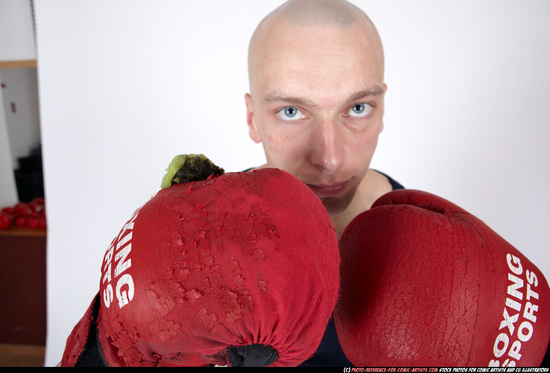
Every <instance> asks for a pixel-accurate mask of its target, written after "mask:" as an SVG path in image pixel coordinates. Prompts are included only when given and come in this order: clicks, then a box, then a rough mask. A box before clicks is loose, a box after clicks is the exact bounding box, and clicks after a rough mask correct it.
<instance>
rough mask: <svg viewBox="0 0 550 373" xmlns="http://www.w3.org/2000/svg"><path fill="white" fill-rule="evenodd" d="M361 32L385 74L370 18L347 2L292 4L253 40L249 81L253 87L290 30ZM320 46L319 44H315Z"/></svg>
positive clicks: (268, 20)
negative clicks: (356, 29) (281, 40)
mask: <svg viewBox="0 0 550 373" xmlns="http://www.w3.org/2000/svg"><path fill="white" fill-rule="evenodd" d="M352 27H355V28H361V29H362V30H363V33H362V36H363V37H364V38H365V39H368V44H369V46H370V50H369V51H368V53H370V54H372V55H375V56H376V58H377V59H378V60H379V61H380V67H381V68H382V71H383V66H384V53H383V48H382V42H381V40H380V36H379V34H378V31H377V30H376V27H375V26H374V24H373V23H372V21H371V20H370V19H369V17H368V16H367V15H366V14H365V13H364V12H363V11H362V10H361V9H359V8H358V7H356V6H355V5H353V4H351V3H349V2H347V1H345V0H290V1H287V2H286V3H284V4H283V5H281V6H279V7H278V8H276V9H275V10H273V11H272V12H271V13H269V14H268V15H267V16H266V17H265V18H264V19H263V20H262V21H261V22H260V24H259V25H258V27H257V28H256V30H255V32H254V34H253V35H252V38H251V40H250V45H249V51H248V65H249V66H248V67H249V79H250V83H251V90H252V83H253V80H254V78H255V75H256V74H257V71H258V68H261V66H262V64H263V63H264V60H265V58H268V54H266V52H267V51H268V50H269V49H270V48H272V47H273V46H274V45H276V42H277V39H279V38H278V36H279V35H280V34H281V31H282V30H288V29H289V28H295V29H306V28H319V29H327V28H339V29H349V28H352ZM312 42H316V40H312Z"/></svg>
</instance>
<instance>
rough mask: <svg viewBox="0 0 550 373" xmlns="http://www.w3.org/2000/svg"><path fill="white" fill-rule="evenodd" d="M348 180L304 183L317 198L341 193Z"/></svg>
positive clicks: (345, 187)
mask: <svg viewBox="0 0 550 373" xmlns="http://www.w3.org/2000/svg"><path fill="white" fill-rule="evenodd" d="M349 183H350V181H349V180H348V181H344V182H343V183H336V184H331V185H323V184H320V185H313V184H306V185H307V186H308V187H309V188H310V189H311V190H312V191H313V192H314V193H315V194H316V195H317V197H319V198H323V197H334V196H338V195H340V194H342V193H343V192H344V191H345V190H346V189H347V187H348V185H349Z"/></svg>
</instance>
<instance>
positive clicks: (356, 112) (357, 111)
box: [347, 103, 372, 118]
mask: <svg viewBox="0 0 550 373" xmlns="http://www.w3.org/2000/svg"><path fill="white" fill-rule="evenodd" d="M371 111H372V107H371V106H370V105H369V104H365V103H359V104H355V105H353V106H352V107H351V108H350V109H349V111H348V114H347V115H349V116H350V117H359V118H360V117H365V116H367V115H369V113H370V112H371Z"/></svg>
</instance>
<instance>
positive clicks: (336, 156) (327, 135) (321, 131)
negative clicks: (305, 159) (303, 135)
mask: <svg viewBox="0 0 550 373" xmlns="http://www.w3.org/2000/svg"><path fill="white" fill-rule="evenodd" d="M310 149H311V153H310V161H311V163H312V164H314V165H315V166H316V167H318V168H320V169H322V170H325V171H335V170H336V169H338V168H339V167H340V166H341V165H342V163H343V162H344V144H343V138H342V134H341V133H340V131H339V128H338V124H337V123H336V122H335V121H332V120H325V121H322V122H318V123H316V125H315V126H313V128H312V132H311V137H310Z"/></svg>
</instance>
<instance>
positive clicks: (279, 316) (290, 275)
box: [62, 169, 340, 366]
mask: <svg viewBox="0 0 550 373" xmlns="http://www.w3.org/2000/svg"><path fill="white" fill-rule="evenodd" d="M339 263H340V261H339V252H338V242H337V239H336V234H335V231H334V229H333V227H332V224H331V222H330V219H329V217H328V214H327V212H326V210H325V208H324V207H323V205H322V203H321V202H320V201H319V199H318V198H317V197H316V196H315V194H314V193H313V192H312V191H311V190H310V189H309V188H307V187H306V186H305V185H304V184H303V183H302V182H300V181H299V180H298V179H296V178H295V177H294V176H292V175H290V174H288V173H286V172H283V171H280V170H277V169H262V170H258V171H254V172H247V173H242V172H239V173H226V174H225V175H222V176H219V177H214V178H210V179H209V180H206V181H201V182H191V183H186V184H179V185H174V186H171V187H169V188H166V189H163V190H161V191H160V192H159V193H158V194H157V195H156V196H154V197H153V198H152V199H151V200H150V201H149V202H147V203H146V204H145V205H144V206H143V207H142V208H140V209H138V211H136V213H135V214H134V216H133V217H132V218H131V219H130V220H129V221H128V223H127V224H126V225H125V226H124V227H123V228H122V230H121V232H120V234H119V236H118V237H117V238H115V240H113V242H112V244H111V246H110V247H109V249H108V250H107V252H106V254H105V257H104V261H103V266H102V270H101V280H100V289H99V294H100V298H101V305H100V307H99V312H98V317H97V340H98V341H99V345H100V348H101V350H102V355H103V356H104V358H105V362H106V363H107V364H108V365H110V366H174V365H181V366H200V365H209V364H216V365H230V366H235V365H242V366H250V365H256V366H258V365H260V366H261V365H269V366H297V365H299V364H300V363H302V362H303V361H305V360H307V359H308V358H309V357H310V356H311V355H313V353H314V352H315V350H316V348H317V346H318V345H319V343H320V341H321V338H322V336H323V333H324V330H325V327H326V325H327V323H328V320H329V318H330V316H331V313H332V311H333V309H334V306H335V304H336V300H337V296H338V287H339V276H338V275H339ZM90 307H92V306H90ZM89 313H90V312H88V313H87V315H86V316H85V317H84V318H83V320H82V321H81V322H80V323H79V325H77V327H76V328H75V330H74V331H73V333H72V335H71V336H70V337H69V340H68V343H67V348H66V350H65V354H64V357H63V361H62V365H65V366H67V365H68V366H70V365H75V364H76V362H77V361H78V358H79V356H80V355H81V354H82V351H83V350H85V347H84V346H83V345H84V344H85V343H84V342H82V341H85V340H87V338H88V336H87V335H86V331H88V330H89V325H90V323H91V322H90V320H91V318H90V314H89Z"/></svg>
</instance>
